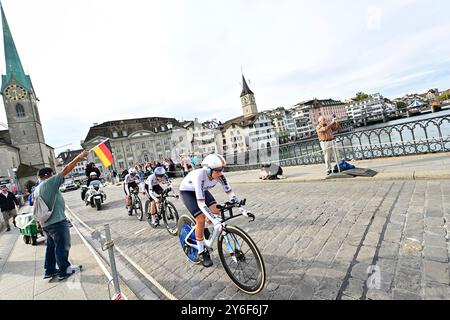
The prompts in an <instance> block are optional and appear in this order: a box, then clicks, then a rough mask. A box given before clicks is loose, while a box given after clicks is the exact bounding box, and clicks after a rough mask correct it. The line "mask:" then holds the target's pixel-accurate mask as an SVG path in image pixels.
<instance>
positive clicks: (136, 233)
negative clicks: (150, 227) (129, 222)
mask: <svg viewBox="0 0 450 320" xmlns="http://www.w3.org/2000/svg"><path fill="white" fill-rule="evenodd" d="M145 230H147V229H145V228H144V229H142V230H139V231H137V232H135V233H134V234H135V235H138V234H139V233H141V232H144V231H145Z"/></svg>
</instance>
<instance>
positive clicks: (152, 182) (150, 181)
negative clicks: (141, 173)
mask: <svg viewBox="0 0 450 320" xmlns="http://www.w3.org/2000/svg"><path fill="white" fill-rule="evenodd" d="M161 183H163V184H168V185H170V181H169V179H167V177H166V176H163V179H162V181H159V180H158V179H156V174H154V173H153V174H152V175H150V176H149V177H148V178H147V180H145V184H146V185H148V186H149V187H150V188H152V187H154V186H157V185H159V184H161Z"/></svg>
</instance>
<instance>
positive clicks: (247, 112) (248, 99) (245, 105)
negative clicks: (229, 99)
mask: <svg viewBox="0 0 450 320" xmlns="http://www.w3.org/2000/svg"><path fill="white" fill-rule="evenodd" d="M241 104H242V110H243V112H244V117H249V116H254V115H256V114H258V108H257V107H256V100H255V95H254V93H253V92H252V90H250V88H249V87H248V85H247V81H245V78H244V75H242V93H241Z"/></svg>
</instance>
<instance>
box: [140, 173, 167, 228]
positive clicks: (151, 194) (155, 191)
mask: <svg viewBox="0 0 450 320" xmlns="http://www.w3.org/2000/svg"><path fill="white" fill-rule="evenodd" d="M166 174H167V172H166V170H165V169H164V167H157V168H155V170H154V172H153V174H152V175H150V176H149V177H148V178H147V180H146V181H145V194H146V196H147V198H148V199H149V200H150V201H151V205H150V207H149V209H150V210H149V211H150V212H147V213H148V215H149V216H148V217H149V218H150V216H151V219H152V222H151V223H152V225H153V226H154V227H157V226H158V225H159V221H158V216H157V214H156V206H157V205H158V202H159V200H160V195H161V194H162V193H163V192H164V189H163V188H162V187H161V183H163V184H167V185H168V187H167V189H168V192H170V191H172V190H173V189H172V186H171V184H170V181H169V179H168V178H167V176H166Z"/></svg>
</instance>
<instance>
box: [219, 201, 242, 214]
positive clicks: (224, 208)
mask: <svg viewBox="0 0 450 320" xmlns="http://www.w3.org/2000/svg"><path fill="white" fill-rule="evenodd" d="M246 202H247V199H244V200H241V201H239V202H229V201H227V202H225V204H224V205H220V204H218V205H216V207H217V209H219V210H220V211H227V210H230V209H232V208H239V207H242V206H245V203H246Z"/></svg>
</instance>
